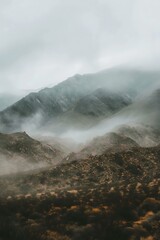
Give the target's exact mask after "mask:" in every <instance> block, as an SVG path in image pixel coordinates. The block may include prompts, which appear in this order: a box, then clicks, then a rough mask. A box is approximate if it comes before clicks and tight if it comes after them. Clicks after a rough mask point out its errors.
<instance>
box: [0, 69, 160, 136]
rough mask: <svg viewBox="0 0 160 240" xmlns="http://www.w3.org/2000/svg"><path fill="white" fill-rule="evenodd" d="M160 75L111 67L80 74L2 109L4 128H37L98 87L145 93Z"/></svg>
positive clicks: (2, 128)
mask: <svg viewBox="0 0 160 240" xmlns="http://www.w3.org/2000/svg"><path fill="white" fill-rule="evenodd" d="M159 77H160V73H159V72H149V71H148V72H145V71H144V72H143V71H137V70H132V69H130V70H126V69H110V70H107V71H102V72H100V73H96V74H86V75H76V76H74V77H72V78H69V79H67V80H66V81H64V82H62V83H60V84H58V85H57V86H55V87H53V88H46V89H43V90H41V91H39V92H38V93H31V94H29V95H27V96H26V97H24V98H23V99H21V100H20V101H18V102H17V103H15V104H14V105H12V106H10V107H8V108H7V109H5V110H4V111H2V112H1V113H0V122H1V131H6V132H7V131H8V132H9V131H11V130H14V131H15V130H23V131H24V130H26V128H27V127H29V128H31V125H32V127H36V128H39V126H42V125H47V121H49V120H51V119H52V120H54V119H55V118H56V117H59V116H61V115H63V113H66V112H67V111H69V110H71V109H72V108H74V107H75V105H76V104H77V101H79V100H80V99H82V98H83V97H85V96H87V95H88V94H90V93H92V92H94V91H95V90H96V89H97V88H107V89H108V90H110V91H113V90H114V91H119V92H121V93H122V94H124V93H125V94H128V95H129V96H132V97H135V96H137V95H138V94H139V93H140V92H141V91H142V90H143V92H144V91H147V90H148V89H152V88H154V86H155V85H156V86H157V84H158V81H159ZM137 86H138V87H137ZM144 89H145V90H144ZM103 110H104V109H103Z"/></svg>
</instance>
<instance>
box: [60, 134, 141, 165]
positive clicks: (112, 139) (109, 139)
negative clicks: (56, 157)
mask: <svg viewBox="0 0 160 240" xmlns="http://www.w3.org/2000/svg"><path fill="white" fill-rule="evenodd" d="M138 146H139V145H138V144H137V143H136V142H135V141H134V140H132V139H131V138H129V137H126V136H125V135H120V134H117V133H114V132H110V133H107V134H105V135H104V136H101V137H96V138H94V139H93V140H92V141H91V142H89V143H88V144H86V145H85V146H84V147H83V148H82V149H81V150H80V151H78V152H77V153H74V152H72V153H70V154H69V155H68V156H67V157H66V158H65V159H64V161H74V160H80V159H85V158H86V157H88V156H90V155H91V156H97V155H99V156H100V155H102V154H104V153H105V152H106V150H107V151H115V152H119V151H122V149H123V150H124V149H128V150H129V149H132V148H134V147H138Z"/></svg>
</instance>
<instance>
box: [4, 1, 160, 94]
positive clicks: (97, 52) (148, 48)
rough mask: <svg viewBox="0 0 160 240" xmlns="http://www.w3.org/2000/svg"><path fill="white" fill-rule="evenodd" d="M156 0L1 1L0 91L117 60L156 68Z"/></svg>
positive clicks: (51, 81) (159, 31)
mask: <svg viewBox="0 0 160 240" xmlns="http://www.w3.org/2000/svg"><path fill="white" fill-rule="evenodd" d="M159 10H160V0H0V92H5V91H9V92H14V91H15V92H16V91H19V90H21V89H27V90H34V89H41V88H43V87H45V86H53V85H55V84H57V83H58V82H60V81H62V80H64V79H66V78H67V77H69V76H72V75H74V74H76V73H87V72H96V71H99V70H101V69H103V68H109V67H113V66H116V65H119V64H126V63H129V64H131V65H136V66H143V67H147V68H148V67H149V66H151V67H154V68H159V62H160V57H159V56H160V44H159V43H160V14H159Z"/></svg>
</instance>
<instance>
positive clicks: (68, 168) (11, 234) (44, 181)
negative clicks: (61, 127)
mask: <svg viewBox="0 0 160 240" xmlns="http://www.w3.org/2000/svg"><path fill="white" fill-rule="evenodd" d="M159 156H160V148H159V147H154V148H140V147H135V148H134V149H132V150H123V149H122V151H120V152H119V153H115V152H114V151H113V152H106V153H104V154H103V155H101V156H95V157H93V156H90V157H88V158H87V159H84V160H81V161H74V162H72V163H66V164H61V165H59V166H56V167H54V168H52V169H48V170H45V171H42V172H37V173H36V172H33V173H29V174H25V175H19V176H10V177H3V178H2V177H1V178H0V187H1V200H0V210H1V218H0V223H1V224H0V236H1V238H2V239H8V240H10V239H15V240H18V239H31V240H32V239H36V240H38V239H39V240H41V239H43V240H44V239H46V240H51V239H56V240H57V239H59V240H80V239H84V240H88V239H92V240H96V239H99V240H100V239H102V240H105V239H109V240H113V239H114V240H119V239H120V240H131V239H139V240H140V239H144V240H159V237H160V231H159V229H160V225H159V218H160V216H159V211H160V192H159V184H160V175H159V168H160V161H159ZM6 186H7V187H6Z"/></svg>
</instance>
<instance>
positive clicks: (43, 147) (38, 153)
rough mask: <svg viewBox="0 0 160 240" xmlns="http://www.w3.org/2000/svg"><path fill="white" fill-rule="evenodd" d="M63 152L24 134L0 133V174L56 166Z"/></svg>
mask: <svg viewBox="0 0 160 240" xmlns="http://www.w3.org/2000/svg"><path fill="white" fill-rule="evenodd" d="M64 156H65V154H64V152H63V151H60V150H59V149H58V148H56V147H53V146H51V145H47V144H42V143H41V142H39V141H37V140H35V139H33V138H31V137H29V136H28V135H27V134H26V133H25V132H23V133H22V132H18V133H12V134H2V133H0V174H1V175H2V174H7V173H12V172H19V171H27V170H30V169H34V168H40V167H46V166H48V165H51V164H56V163H57V162H59V161H61V160H62V158H63V157H64Z"/></svg>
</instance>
